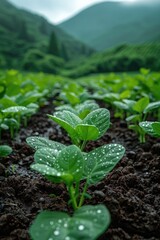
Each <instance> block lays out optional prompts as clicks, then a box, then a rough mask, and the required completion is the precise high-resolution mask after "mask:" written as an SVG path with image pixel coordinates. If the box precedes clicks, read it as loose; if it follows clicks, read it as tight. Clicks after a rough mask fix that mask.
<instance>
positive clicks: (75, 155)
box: [27, 137, 125, 209]
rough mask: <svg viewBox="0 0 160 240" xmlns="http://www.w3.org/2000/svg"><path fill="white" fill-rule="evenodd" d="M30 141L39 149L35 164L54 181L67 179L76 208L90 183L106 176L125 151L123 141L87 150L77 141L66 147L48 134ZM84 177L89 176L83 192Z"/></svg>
mask: <svg viewBox="0 0 160 240" xmlns="http://www.w3.org/2000/svg"><path fill="white" fill-rule="evenodd" d="M27 143H28V144H29V145H30V146H32V147H34V148H36V149H37V151H36V153H35V155H34V159H35V163H34V164H32V165H31V168H32V169H34V170H36V171H38V172H40V173H41V174H43V175H44V176H45V177H46V178H47V179H49V180H50V181H52V182H56V183H60V182H64V183H65V184H66V186H67V189H68V191H69V194H70V199H71V203H72V206H73V208H74V209H77V208H79V207H81V206H82V204H83V202H84V198H85V193H86V191H87V187H88V186H89V185H91V184H95V183H98V182H99V181H100V180H102V179H103V178H104V177H105V176H106V175H107V174H108V173H109V172H110V171H111V170H112V169H113V168H114V166H115V165H116V164H117V163H118V162H119V160H120V159H121V158H122V157H123V155H124V152H125V149H124V148H123V147H122V146H121V145H119V144H109V145H104V146H102V147H99V148H97V149H95V150H93V151H91V152H89V153H83V152H81V151H80V149H79V148H78V147H76V146H75V145H71V146H68V147H66V146H64V145H61V144H59V143H55V142H52V141H51V140H47V139H45V138H44V139H43V138H38V137H29V138H27ZM57 147H58V148H57ZM81 180H83V181H84V180H85V185H84V188H83V190H82V192H81V191H80V189H79V183H80V181H81Z"/></svg>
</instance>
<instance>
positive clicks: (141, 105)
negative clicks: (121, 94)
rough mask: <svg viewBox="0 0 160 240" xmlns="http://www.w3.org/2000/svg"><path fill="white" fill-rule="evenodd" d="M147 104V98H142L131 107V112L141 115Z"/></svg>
mask: <svg viewBox="0 0 160 240" xmlns="http://www.w3.org/2000/svg"><path fill="white" fill-rule="evenodd" d="M148 104H149V98H148V97H143V98H141V99H140V100H138V101H137V102H136V103H135V105H134V106H133V110H135V111H136V112H138V113H142V112H143V111H144V109H145V108H146V107H147V106H148Z"/></svg>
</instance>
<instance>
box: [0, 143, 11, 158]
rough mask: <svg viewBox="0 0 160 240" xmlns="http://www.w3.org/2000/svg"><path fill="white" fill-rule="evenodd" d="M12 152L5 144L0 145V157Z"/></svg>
mask: <svg viewBox="0 0 160 240" xmlns="http://www.w3.org/2000/svg"><path fill="white" fill-rule="evenodd" d="M11 152H12V148H11V147H9V146H7V145H0V157H6V156H8V155H9V154H10V153H11Z"/></svg>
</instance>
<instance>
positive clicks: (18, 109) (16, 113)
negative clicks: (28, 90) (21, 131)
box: [2, 106, 27, 124]
mask: <svg viewBox="0 0 160 240" xmlns="http://www.w3.org/2000/svg"><path fill="white" fill-rule="evenodd" d="M25 111H27V108H26V107H23V106H13V107H9V108H6V109H4V110H2V113H4V115H5V117H8V116H11V117H13V118H15V119H16V120H17V121H18V123H19V124H20V120H21V117H22V115H23V113H24V112H25Z"/></svg>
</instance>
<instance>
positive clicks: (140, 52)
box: [62, 43, 160, 78]
mask: <svg viewBox="0 0 160 240" xmlns="http://www.w3.org/2000/svg"><path fill="white" fill-rule="evenodd" d="M159 56H160V44H159V43H157V44H156V43H154V44H153V43H152V44H142V45H131V46H129V45H121V46H118V47H116V48H113V49H111V50H108V51H106V52H102V53H96V54H94V55H93V56H91V57H89V58H88V59H83V60H81V61H79V62H78V63H75V62H72V63H69V64H68V66H67V69H66V70H65V71H63V72H62V73H63V74H64V75H66V76H70V77H76V78H77V77H80V76H84V75H89V74H93V73H106V72H125V71H133V72H134V71H138V70H139V69H140V68H142V67H145V68H150V69H152V70H153V71H159V69H160V59H159Z"/></svg>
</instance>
